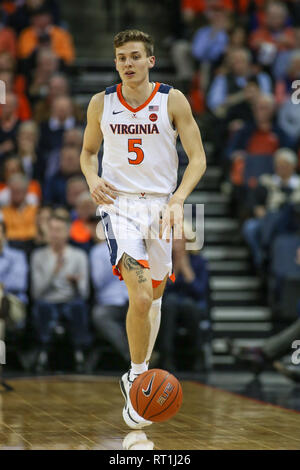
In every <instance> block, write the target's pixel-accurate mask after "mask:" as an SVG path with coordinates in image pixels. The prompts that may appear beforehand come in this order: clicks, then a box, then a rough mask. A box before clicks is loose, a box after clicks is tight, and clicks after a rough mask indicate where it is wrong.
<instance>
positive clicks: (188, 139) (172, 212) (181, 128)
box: [160, 90, 206, 240]
mask: <svg viewBox="0 0 300 470" xmlns="http://www.w3.org/2000/svg"><path fill="white" fill-rule="evenodd" d="M168 114H169V118H170V120H171V122H173V124H174V126H175V127H176V129H177V131H178V134H179V137H180V140H181V143H182V146H183V148H184V150H185V152H186V154H187V157H188V159H189V163H188V165H187V167H186V169H185V172H184V174H183V177H182V180H181V183H180V185H179V186H178V188H177V190H176V191H175V193H174V194H173V196H172V198H171V199H170V201H169V203H168V210H169V215H168V214H166V215H165V216H164V217H163V220H162V223H161V230H160V236H161V237H162V234H163V233H164V231H165V229H166V239H167V240H169V239H170V236H171V228H172V227H174V228H175V231H176V229H178V232H177V233H180V231H181V230H182V226H183V204H184V201H185V200H186V198H187V197H188V196H189V195H190V194H191V192H192V191H193V189H194V188H195V186H196V185H197V183H198V182H199V181H200V179H201V177H202V176H203V174H204V172H205V170H206V157H205V152H204V148H203V144H202V139H201V135H200V131H199V127H198V126H197V123H196V121H195V119H194V117H193V114H192V110H191V107H190V105H189V102H188V100H187V99H186V97H185V96H184V95H183V93H181V91H179V90H170V94H169V99H168Z"/></svg>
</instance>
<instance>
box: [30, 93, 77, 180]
mask: <svg viewBox="0 0 300 470" xmlns="http://www.w3.org/2000/svg"><path fill="white" fill-rule="evenodd" d="M74 127H76V119H75V116H74V113H73V106H72V101H71V99H70V98H69V97H66V96H61V97H59V98H56V99H55V100H54V102H53V103H52V107H51V114H50V118H49V120H48V121H44V122H43V123H42V124H41V127H40V131H41V132H40V143H39V152H40V155H41V159H40V161H39V162H38V174H39V175H40V178H41V179H43V178H44V176H48V177H49V176H50V175H53V167H54V168H57V166H58V165H57V163H58V162H57V160H56V158H57V150H58V149H60V148H61V147H62V141H63V135H64V132H65V131H66V130H69V129H73V128H74Z"/></svg>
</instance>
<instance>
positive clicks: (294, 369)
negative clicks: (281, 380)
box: [233, 305, 300, 382]
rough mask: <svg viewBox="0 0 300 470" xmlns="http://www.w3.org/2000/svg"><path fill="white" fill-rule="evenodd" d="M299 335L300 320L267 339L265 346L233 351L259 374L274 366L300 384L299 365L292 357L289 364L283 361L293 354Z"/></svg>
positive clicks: (238, 358) (239, 359)
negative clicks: (285, 357)
mask: <svg viewBox="0 0 300 470" xmlns="http://www.w3.org/2000/svg"><path fill="white" fill-rule="evenodd" d="M299 306H300V305H299ZM299 313H300V309H299ZM299 335H300V319H298V320H295V321H294V322H293V323H292V324H291V325H289V326H288V327H286V328H284V329H283V330H282V331H280V333H277V334H275V335H272V336H270V338H267V339H266V340H265V341H264V344H263V346H261V347H249V346H248V347H242V348H240V349H239V350H236V351H233V354H234V356H235V358H236V359H237V360H238V361H239V362H241V361H242V362H243V363H244V364H245V363H246V364H247V366H248V367H249V366H251V367H252V368H253V369H254V370H255V372H256V373H257V374H259V373H260V372H262V371H263V370H264V369H266V368H267V367H268V366H270V365H273V367H274V368H275V369H277V371H278V372H280V373H281V374H283V375H285V376H287V377H289V378H291V379H292V380H294V381H295V382H300V368H299V364H297V365H293V364H292V362H291V357H289V363H288V364H286V363H285V362H284V360H283V358H284V355H285V354H288V353H290V355H291V354H292V351H293V350H291V347H292V344H293V342H294V341H296V340H298V339H299Z"/></svg>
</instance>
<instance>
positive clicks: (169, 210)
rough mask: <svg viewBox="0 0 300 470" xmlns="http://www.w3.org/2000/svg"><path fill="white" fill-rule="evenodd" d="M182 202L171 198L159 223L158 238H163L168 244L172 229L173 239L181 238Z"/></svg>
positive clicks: (174, 197)
mask: <svg viewBox="0 0 300 470" xmlns="http://www.w3.org/2000/svg"><path fill="white" fill-rule="evenodd" d="M183 202H184V201H182V200H181V199H178V198H177V197H176V196H173V197H171V199H170V201H169V202H168V204H167V206H166V208H165V210H164V211H163V213H162V217H161V219H160V221H159V238H160V239H162V238H165V239H166V240H167V242H168V243H169V242H170V238H171V233H172V229H174V230H173V231H174V233H173V235H174V238H175V239H180V238H182V237H183ZM164 235H165V236H164Z"/></svg>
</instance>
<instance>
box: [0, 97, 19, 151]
mask: <svg viewBox="0 0 300 470" xmlns="http://www.w3.org/2000/svg"><path fill="white" fill-rule="evenodd" d="M17 108H18V100H17V97H16V95H14V94H13V93H7V94H6V103H5V104H4V105H2V106H1V116H0V160H1V159H3V158H5V157H6V156H7V155H8V154H9V153H11V152H14V151H15V150H16V134H17V130H18V126H19V124H20V121H19V119H18V116H17Z"/></svg>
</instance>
